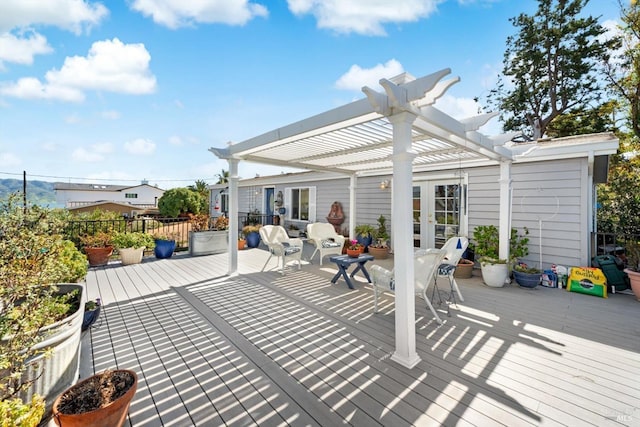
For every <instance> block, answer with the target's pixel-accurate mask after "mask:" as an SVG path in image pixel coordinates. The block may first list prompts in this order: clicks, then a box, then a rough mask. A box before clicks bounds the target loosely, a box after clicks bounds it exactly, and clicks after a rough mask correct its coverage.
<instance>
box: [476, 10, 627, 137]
mask: <svg viewBox="0 0 640 427" xmlns="http://www.w3.org/2000/svg"><path fill="white" fill-rule="evenodd" d="M587 2H588V0H539V1H538V10H537V11H536V13H535V14H534V15H532V16H530V15H526V14H520V15H518V16H517V17H514V18H511V19H510V21H511V23H512V24H513V25H514V27H516V28H517V29H518V33H517V34H516V35H512V36H509V37H508V38H507V49H506V51H505V53H504V68H503V70H502V75H501V76H500V79H499V81H498V86H497V88H495V89H493V90H491V92H490V94H489V97H488V101H489V104H490V106H491V107H494V108H496V109H497V110H498V111H501V121H502V122H503V127H504V129H505V130H524V132H525V134H526V135H528V136H530V137H532V138H533V139H538V138H540V137H541V136H543V135H545V133H546V131H547V128H548V126H549V125H550V124H551V122H553V121H554V120H555V119H556V118H557V117H559V116H560V115H562V114H564V113H565V112H569V111H583V110H586V109H587V107H588V106H589V105H590V104H591V103H592V102H593V101H597V100H598V99H599V97H600V96H601V95H602V88H601V83H600V80H599V76H598V74H597V65H598V64H602V63H604V62H605V61H606V60H607V59H608V57H609V53H610V51H611V50H612V49H614V48H615V47H616V46H618V45H619V40H617V39H610V40H604V38H603V37H602V36H603V34H604V33H605V29H604V28H603V27H602V26H601V25H600V24H598V21H597V18H594V17H591V16H589V17H581V16H579V15H580V13H581V12H582V10H583V8H584V6H585V4H586V3H587ZM506 82H509V84H506ZM581 133H584V132H581Z"/></svg>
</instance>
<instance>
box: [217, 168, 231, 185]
mask: <svg viewBox="0 0 640 427" xmlns="http://www.w3.org/2000/svg"><path fill="white" fill-rule="evenodd" d="M216 176H217V177H218V182H216V184H226V183H228V182H229V171H226V170H224V169H222V172H221V173H219V174H218V175H216Z"/></svg>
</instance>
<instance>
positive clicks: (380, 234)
mask: <svg viewBox="0 0 640 427" xmlns="http://www.w3.org/2000/svg"><path fill="white" fill-rule="evenodd" d="M373 237H374V238H375V239H376V240H377V244H376V245H375V246H376V247H380V248H384V247H387V241H388V240H389V237H390V236H389V232H387V218H385V217H384V215H380V216H379V217H378V228H377V229H376V231H375V233H374V235H373Z"/></svg>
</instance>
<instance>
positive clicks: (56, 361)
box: [20, 284, 87, 409]
mask: <svg viewBox="0 0 640 427" xmlns="http://www.w3.org/2000/svg"><path fill="white" fill-rule="evenodd" d="M57 286H58V289H59V292H58V294H60V295H64V294H67V293H70V292H73V291H74V290H77V291H78V292H79V294H78V298H79V301H80V304H79V307H78V310H77V311H76V312H74V313H73V314H71V315H70V316H68V317H66V318H65V319H62V320H60V321H59V322H56V323H54V324H53V325H50V326H47V327H46V328H43V329H42V330H41V333H42V334H43V335H46V336H47V338H46V339H45V340H44V341H42V342H40V343H38V344H37V345H36V346H35V347H34V349H36V350H51V355H50V357H45V355H43V354H40V355H37V356H35V357H32V358H31V359H29V360H28V361H27V362H26V363H27V364H29V368H28V369H27V371H26V372H25V377H24V378H34V377H38V378H37V380H36V381H35V382H34V383H33V385H32V386H31V387H28V388H27V390H25V391H24V392H23V393H21V394H20V397H21V398H22V400H23V401H25V402H29V401H31V398H32V396H33V395H34V394H38V395H40V396H43V397H44V398H45V401H46V405H47V409H48V408H51V405H52V404H53V401H54V399H55V398H56V396H58V395H59V394H60V393H61V392H62V391H63V390H65V389H66V388H68V387H70V386H71V385H72V384H74V383H75V382H76V380H77V379H78V375H79V368H80V338H81V333H82V321H83V320H84V304H85V302H86V300H87V297H86V293H85V289H84V285H82V284H59V285H57Z"/></svg>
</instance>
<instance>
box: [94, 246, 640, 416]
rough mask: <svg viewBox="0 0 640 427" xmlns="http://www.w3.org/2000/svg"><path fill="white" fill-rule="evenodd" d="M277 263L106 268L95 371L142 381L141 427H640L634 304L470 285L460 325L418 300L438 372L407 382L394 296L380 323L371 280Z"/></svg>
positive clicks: (425, 341)
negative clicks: (398, 355)
mask: <svg viewBox="0 0 640 427" xmlns="http://www.w3.org/2000/svg"><path fill="white" fill-rule="evenodd" d="M267 257H268V254H267V252H266V251H263V250H260V249H251V250H248V251H242V252H240V253H239V261H240V262H239V266H240V268H239V270H240V272H241V275H240V276H237V277H228V276H226V273H227V256H226V254H222V255H211V256H201V257H188V256H184V255H179V256H174V257H173V258H170V259H166V260H154V259H147V260H145V262H143V263H142V264H139V265H132V266H121V265H119V264H118V263H116V264H113V265H109V266H106V267H100V268H92V269H91V270H90V272H89V275H88V276H87V289H88V295H89V298H92V299H93V298H96V297H100V298H101V299H102V301H103V304H104V307H103V312H102V314H101V317H100V320H99V321H98V325H99V326H98V327H96V328H93V329H92V330H91V331H90V333H88V334H86V335H85V338H84V341H85V343H84V348H83V370H82V372H83V373H85V375H89V374H91V373H93V372H99V371H102V370H104V369H110V368H115V367H118V368H130V369H134V370H135V371H136V372H137V373H138V375H139V387H138V392H137V393H136V396H135V399H134V401H133V403H132V405H131V408H130V416H129V421H128V422H129V423H130V425H132V426H135V427H137V426H157V425H167V426H169V425H175V426H189V425H197V426H200V425H203V426H209V425H260V426H263V425H267V426H271V425H273V426H277V425H323V426H325V425H328V426H331V425H336V426H337V425H345V424H346V425H357V426H360V425H362V426H371V425H387V426H404V425H418V426H430V425H450V426H454V425H455V426H492V425H505V426H535V425H544V426H548V425H552V426H555V425H576V424H580V425H594V426H621V425H629V426H631V425H640V329H639V328H638V327H637V321H636V322H633V321H630V320H631V319H636V320H638V319H639V318H640V316H639V313H640V303H638V302H637V301H635V300H634V298H633V297H632V296H630V295H620V294H616V295H611V296H610V298H608V299H601V298H596V297H592V296H588V295H581V294H572V293H568V292H565V291H562V290H556V289H546V288H536V289H533V290H528V289H522V288H519V287H517V286H514V285H512V286H507V287H505V288H500V289H492V288H488V287H486V286H484V285H483V284H482V283H481V281H480V280H479V278H478V277H474V278H472V279H468V280H462V279H459V280H458V283H459V285H460V287H461V290H462V293H463V295H464V297H465V302H464V303H462V302H458V304H457V306H452V307H451V317H447V316H446V312H445V311H444V310H442V311H440V313H441V315H442V317H443V318H444V319H446V322H445V324H444V325H441V326H438V325H437V324H436V323H435V321H434V319H432V318H431V315H430V313H429V312H428V311H427V310H426V308H425V305H424V302H423V301H421V300H420V299H416V342H417V351H418V354H419V355H420V356H421V358H422V361H421V362H420V363H419V364H418V366H416V367H415V368H414V369H406V368H404V367H402V366H400V365H398V364H397V363H395V362H393V361H391V360H390V358H389V357H390V355H391V354H392V353H393V351H394V346H395V340H394V330H395V325H394V316H395V312H394V299H393V296H392V295H386V296H384V297H383V299H382V301H381V304H380V307H381V309H380V312H379V313H376V314H374V313H373V297H372V291H371V288H370V285H368V284H367V283H366V281H364V279H363V278H362V277H360V275H358V276H356V279H355V280H354V284H355V287H356V289H355V290H350V289H348V288H347V286H346V284H345V283H344V281H343V280H342V279H340V280H338V282H337V283H336V284H331V283H330V279H331V278H332V277H333V275H334V274H335V272H336V271H337V270H336V268H335V266H334V265H333V264H331V263H326V264H325V265H324V266H322V267H320V266H319V265H317V260H316V261H315V262H316V264H308V263H306V264H305V265H304V266H303V267H302V269H301V270H299V271H298V270H297V269H296V268H291V267H288V268H287V269H286V275H284V276H283V275H281V274H280V273H279V272H277V271H276V270H275V269H272V268H271V267H273V266H275V261H274V260H273V259H272V260H271V264H270V265H268V266H267V268H266V271H264V272H261V271H260V270H261V269H262V266H263V265H264V262H265V261H266V259H267ZM376 262H377V261H376ZM380 263H381V264H383V265H385V266H390V265H391V264H390V263H392V260H385V261H381V262H380ZM274 268H275V267H274ZM447 286H448V285H447V284H446V282H443V281H441V282H439V288H440V289H441V290H444V289H446V287H447ZM87 343H88V344H87ZM87 347H88V349H87V351H85V348H87Z"/></svg>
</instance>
